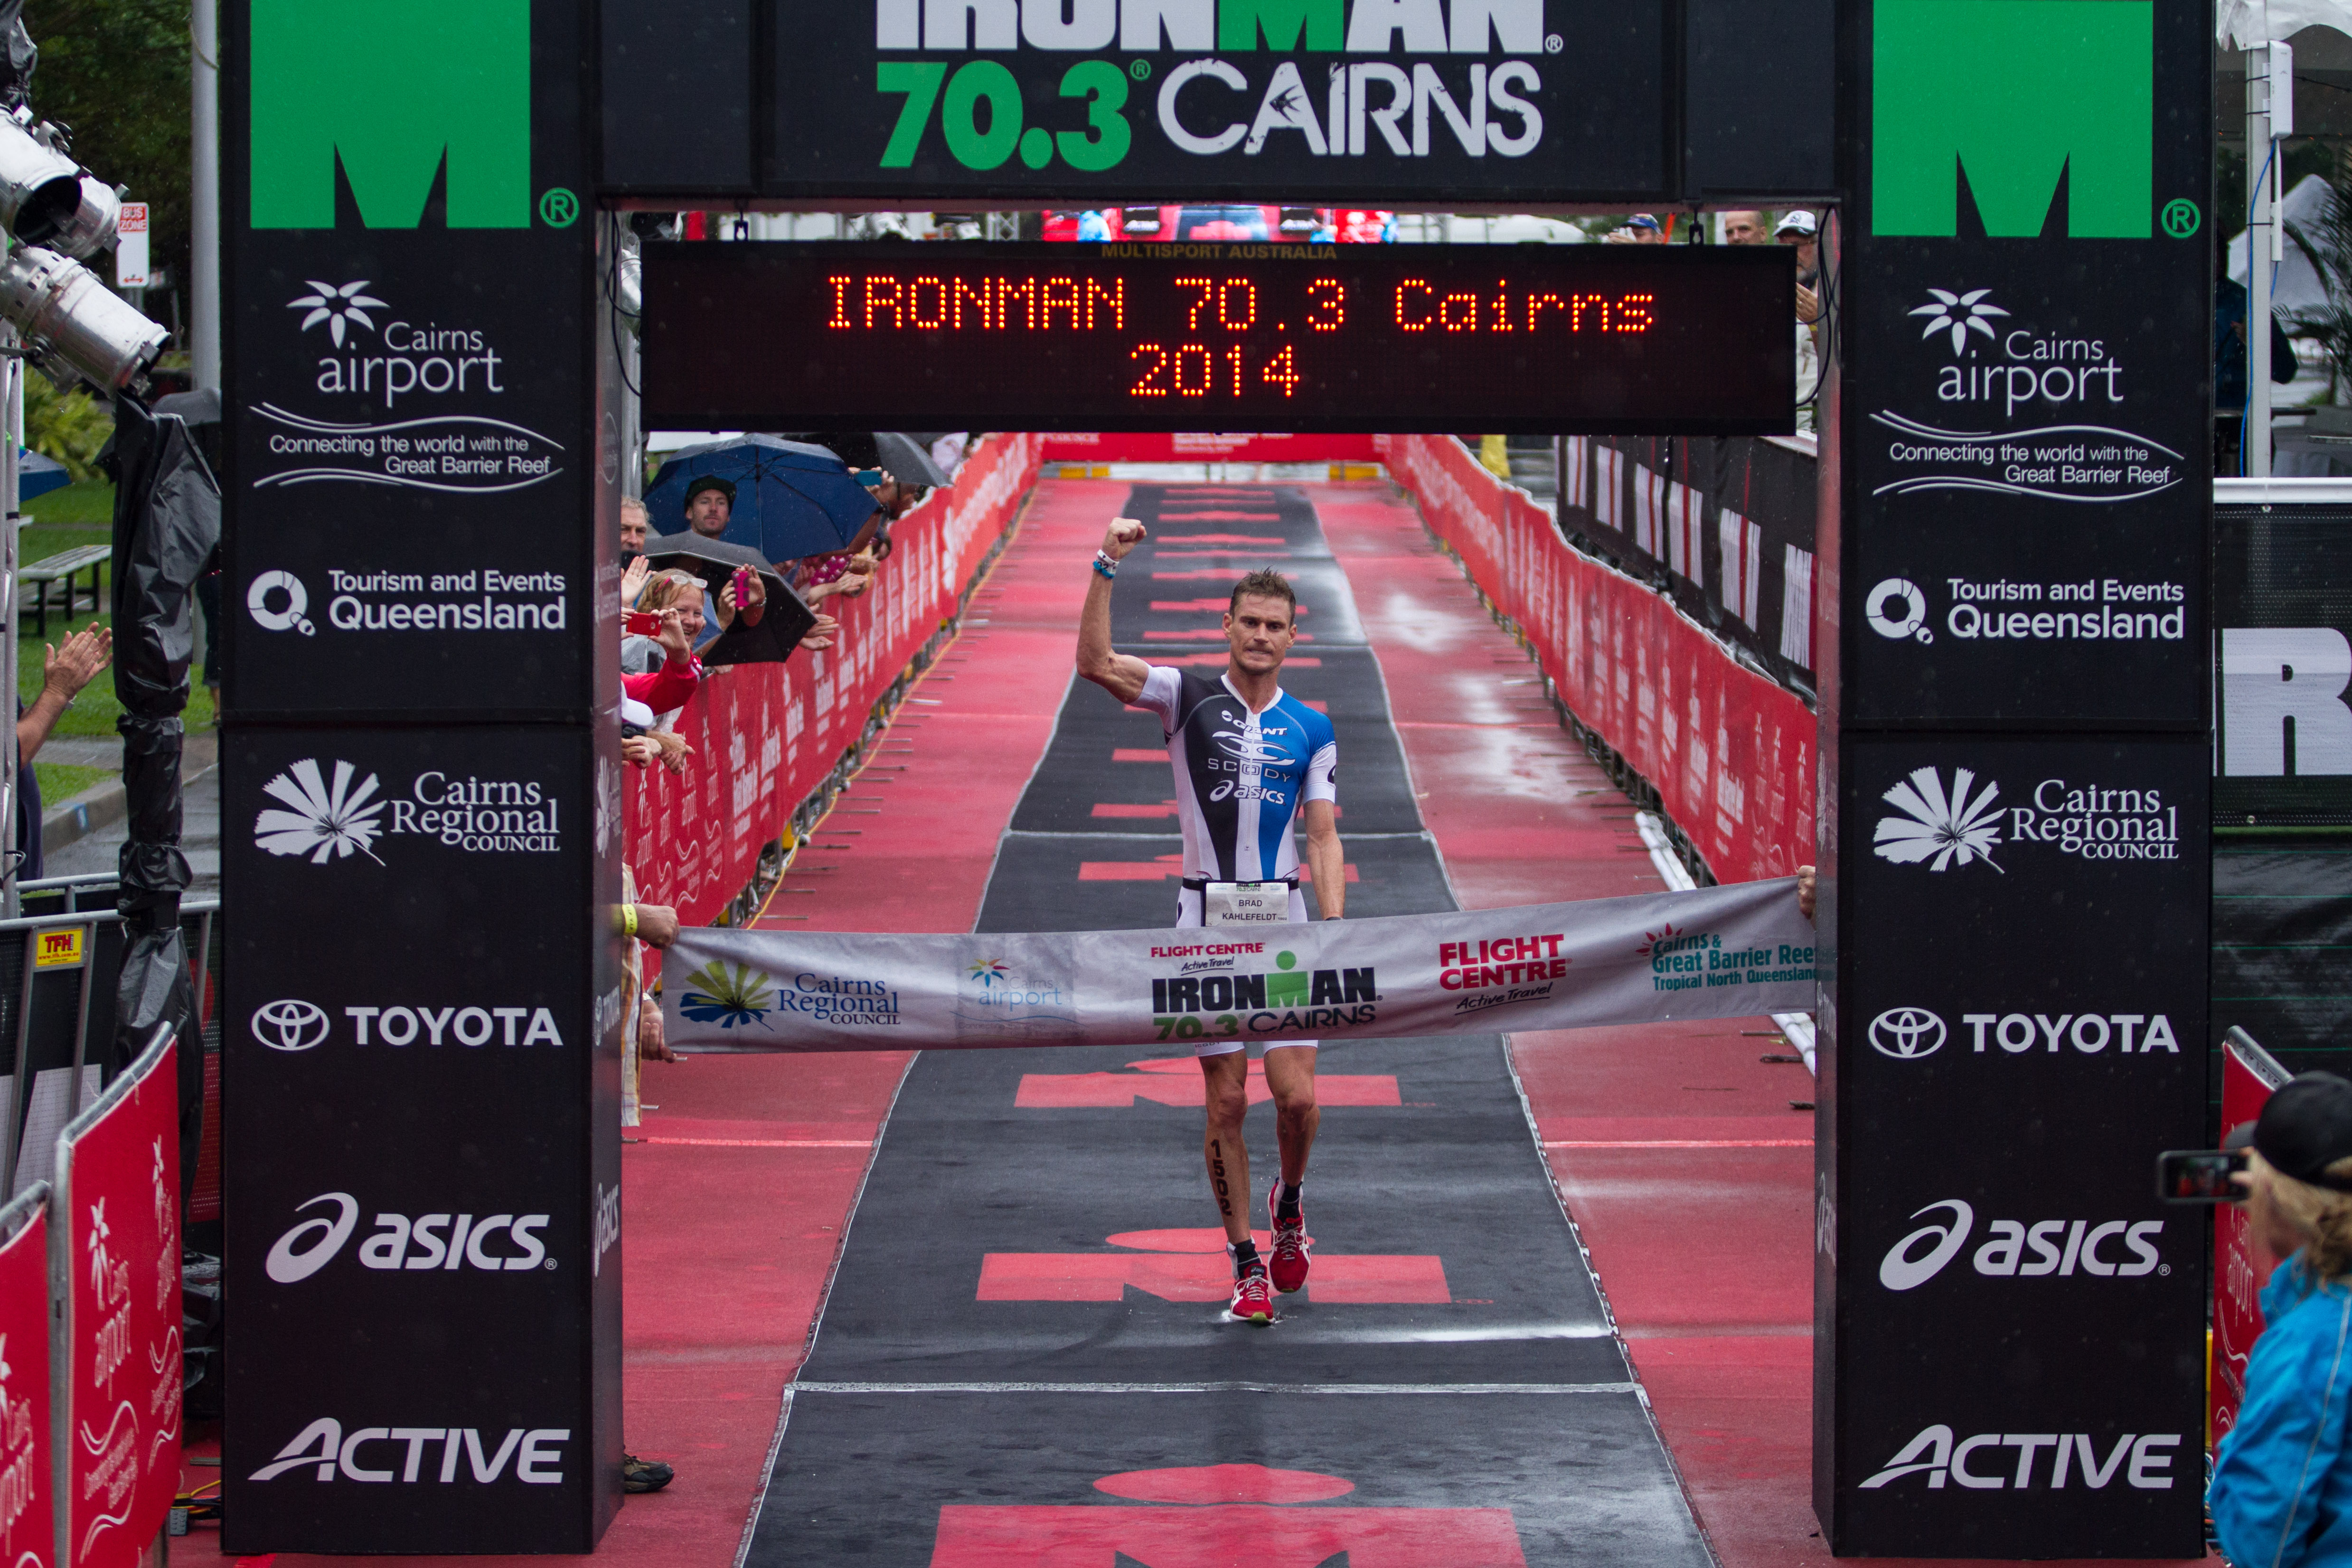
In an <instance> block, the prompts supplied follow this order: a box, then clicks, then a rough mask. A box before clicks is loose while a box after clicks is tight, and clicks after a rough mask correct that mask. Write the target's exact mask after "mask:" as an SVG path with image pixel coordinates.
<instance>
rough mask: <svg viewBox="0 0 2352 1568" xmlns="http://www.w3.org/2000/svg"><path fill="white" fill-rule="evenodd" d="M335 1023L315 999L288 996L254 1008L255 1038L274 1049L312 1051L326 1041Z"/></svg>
mask: <svg viewBox="0 0 2352 1568" xmlns="http://www.w3.org/2000/svg"><path fill="white" fill-rule="evenodd" d="M333 1027H334V1025H333V1023H332V1021H331V1019H329V1018H328V1017H327V1009H324V1008H322V1007H320V1006H319V1004H318V1003H316V1002H306V1001H302V1000H299V999H298V998H287V999H285V1000H283V1001H276V1002H264V1003H262V1004H261V1006H259V1007H257V1008H256V1009H253V1038H254V1039H256V1040H259V1041H260V1042H261V1043H262V1044H264V1045H266V1046H268V1048H269V1049H270V1050H272V1051H309V1050H310V1049H311V1048H312V1047H313V1046H317V1045H322V1044H324V1043H325V1042H326V1039H327V1034H328V1031H329V1030H331V1029H332V1028H333Z"/></svg>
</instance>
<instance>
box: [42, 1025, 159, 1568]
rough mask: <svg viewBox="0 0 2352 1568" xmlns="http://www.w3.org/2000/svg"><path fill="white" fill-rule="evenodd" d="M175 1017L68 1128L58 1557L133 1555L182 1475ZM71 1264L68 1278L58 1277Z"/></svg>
mask: <svg viewBox="0 0 2352 1568" xmlns="http://www.w3.org/2000/svg"><path fill="white" fill-rule="evenodd" d="M175 1051H176V1047H175V1045H174V1043H173V1039H172V1036H171V1032H170V1030H168V1029H159V1030H157V1031H156V1039H155V1042H154V1043H153V1044H152V1045H151V1046H149V1047H148V1048H147V1050H146V1051H144V1052H142V1054H141V1056H140V1058H139V1060H138V1061H135V1062H133V1063H132V1064H131V1070H130V1071H127V1072H125V1073H123V1074H122V1075H121V1077H120V1078H117V1079H116V1080H115V1081H114V1082H112V1083H110V1084H109V1085H108V1086H107V1090H106V1092H105V1093H104V1094H103V1095H101V1096H100V1098H99V1100H98V1103H96V1104H94V1105H92V1106H91V1107H90V1108H89V1110H87V1111H85V1112H83V1113H81V1114H80V1115H79V1116H77V1117H75V1118H74V1119H73V1121H72V1122H71V1123H69V1124H68V1125H67V1127H66V1130H65V1131H64V1132H63V1133H62V1134H59V1135H58V1164H57V1200H56V1209H55V1215H56V1221H57V1223H56V1226H55V1228H54V1229H53V1231H52V1235H53V1236H54V1237H55V1245H54V1248H53V1249H52V1255H51V1258H50V1267H51V1269H52V1270H54V1273H53V1274H52V1279H58V1280H60V1282H61V1284H62V1286H63V1295H64V1307H65V1313H64V1316H63V1318H62V1319H61V1320H60V1321H59V1322H58V1340H57V1356H58V1363H59V1364H60V1365H61V1366H62V1367H63V1368H64V1370H65V1372H66V1375H67V1379H68V1381H67V1383H66V1386H65V1395H64V1397H63V1399H61V1400H60V1401H59V1402H58V1411H57V1427H56V1433H55V1439H54V1440H55V1442H56V1444H57V1446H58V1448H59V1449H60V1450H62V1451H63V1452H64V1454H65V1463H64V1465H63V1466H62V1467H61V1469H62V1474H61V1475H60V1477H59V1485H60V1488H61V1490H62V1492H63V1496H62V1497H61V1498H60V1500H59V1502H60V1505H61V1507H62V1510H63V1513H64V1521H63V1524H64V1527H63V1528H62V1529H61V1530H60V1531H58V1536H57V1541H58V1563H59V1564H60V1568H63V1565H64V1564H67V1563H71V1564H73V1568H117V1565H120V1568H132V1565H133V1564H135V1563H138V1561H139V1559H140V1556H141V1554H142V1552H144V1551H145V1550H146V1548H147V1547H148V1546H149V1545H151V1544H152V1542H154V1540H155V1537H156V1536H157V1534H158V1533H160V1532H161V1531H162V1530H163V1521H164V1516H165V1515H167V1514H168V1513H170V1512H171V1510H172V1498H173V1494H174V1493H175V1492H176V1491H177V1490H178V1489H179V1481H180V1394H181V1368H180V1362H181V1356H180V1348H181V1347H180V1095H179V1079H178V1072H177V1070H176V1069H175V1067H174V1065H173V1064H174V1062H175V1061H176V1060H177V1058H176V1055H175ZM60 1277H61V1278H60Z"/></svg>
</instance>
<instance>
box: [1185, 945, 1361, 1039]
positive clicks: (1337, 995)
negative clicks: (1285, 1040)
mask: <svg viewBox="0 0 2352 1568" xmlns="http://www.w3.org/2000/svg"><path fill="white" fill-rule="evenodd" d="M1269 946H1271V945H1270V944H1268V943H1265V942H1192V943H1184V944H1171V945H1169V946H1158V947H1154V948H1152V949H1151V956H1152V957H1153V958H1154V959H1156V960H1166V961H1172V962H1173V963H1174V964H1176V965H1179V966H1181V969H1183V970H1187V971H1191V972H1189V973H1188V972H1180V973H1177V974H1174V975H1167V976H1160V977H1154V978H1153V979H1152V982H1151V1014H1152V1018H1151V1021H1152V1024H1153V1026H1154V1027H1155V1028H1157V1029H1158V1030H1159V1031H1160V1033H1159V1036H1158V1038H1159V1039H1160V1040H1201V1039H1204V1038H1206V1039H1216V1038H1223V1037H1234V1038H1242V1037H1246V1036H1253V1035H1272V1034H1280V1033H1286V1032H1292V1031H1297V1032H1301V1033H1311V1032H1313V1031H1314V1030H1323V1029H1332V1028H1337V1027H1338V1026H1339V1025H1342V1024H1368V1023H1371V1022H1373V1021H1374V1020H1375V1019H1376V1018H1377V1017H1378V1009H1377V1008H1376V1006H1375V1004H1377V1003H1378V1002H1379V1001H1380V999H1381V996H1380V984H1379V977H1378V976H1377V975H1376V974H1375V973H1374V972H1373V967H1372V966H1370V965H1369V964H1368V965H1366V966H1364V967H1362V968H1360V969H1302V968H1300V967H1298V955H1297V954H1296V953H1292V952H1289V951H1287V950H1281V951H1276V952H1275V953H1274V954H1273V956H1272V958H1273V962H1272V967H1268V968H1260V967H1257V966H1258V965H1260V964H1264V963H1265V956H1266V950H1267V948H1268V947H1269ZM1204 964H1205V966H1207V967H1209V972H1207V973H1202V972H1200V970H1201V968H1202V967H1204ZM1244 965H1248V966H1249V967H1248V968H1246V969H1245V968H1244Z"/></svg>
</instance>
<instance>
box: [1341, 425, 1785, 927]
mask: <svg viewBox="0 0 2352 1568" xmlns="http://www.w3.org/2000/svg"><path fill="white" fill-rule="evenodd" d="M1374 440H1375V442H1376V443H1377V444H1378V445H1379V446H1380V448H1381V453H1382V461H1384V462H1385V463H1386V464H1387V465H1388V468H1389V473H1390V475H1391V477H1393V478H1394V479H1395V480H1396V481H1397V483H1398V484H1400V485H1402V486H1404V487H1405V488H1406V489H1407V490H1410V491H1411V492H1412V494H1413V496H1414V497H1415V498H1416V499H1417V500H1418V501H1419V502H1420V504H1421V512H1422V516H1423V518H1424V519H1425V520H1426V521H1427V522H1428V524H1429V526H1430V528H1432V529H1433V530H1434V531H1435V532H1436V534H1437V536H1438V538H1441V539H1443V540H1444V542H1445V543H1446V544H1447V545H1449V546H1451V547H1452V548H1453V549H1454V551H1455V552H1456V553H1457V554H1459V555H1460V556H1461V558H1462V559H1463V561H1464V563H1465V565H1467V566H1468V568H1469V570H1470V577H1471V580H1472V581H1473V582H1475V583H1476V584H1477V586H1478V587H1479V588H1480V589H1481V590H1482V591H1484V592H1485V593H1486V597H1487V599H1488V601H1490V602H1491V603H1493V604H1494V606H1495V607H1496V609H1497V610H1499V611H1501V612H1502V613H1503V614H1505V615H1507V616H1508V617H1510V618H1511V619H1512V620H1513V621H1515V622H1517V623H1518V625H1519V628H1520V630H1521V631H1522V632H1525V634H1526V636H1527V639H1528V645H1529V646H1530V647H1531V648H1532V649H1533V650H1534V652H1535V654H1536V658H1537V661H1538V664H1539V665H1540V666H1541V668H1542V670H1543V672H1544V674H1547V675H1549V676H1550V677H1551V680H1552V682H1553V684H1554V685H1555V686H1556V687H1557V688H1558V690H1559V698H1560V700H1561V701H1562V702H1564V703H1566V704H1567V705H1568V706H1569V708H1570V711H1572V712H1573V713H1574V714H1575V715H1576V716H1577V717H1578V718H1579V719H1580V720H1582V721H1583V723H1584V726H1585V727H1586V728H1588V729H1590V730H1591V731H1593V732H1594V733H1596V734H1597V735H1599V736H1600V737H1601V738H1602V739H1603V740H1605V741H1607V742H1608V743H1609V745H1610V746H1612V747H1615V748H1616V750H1617V752H1618V753H1619V754H1620V755H1621V756H1622V757H1623V758H1625V760H1626V762H1627V764H1628V765H1630V766H1631V767H1632V768H1633V770H1634V771H1636V772H1638V773H1640V774H1641V775H1642V776H1643V778H1644V779H1648V780H1649V781H1650V782H1651V784H1652V785H1653V786H1654V787H1655V788H1656V789H1657V791H1658V796H1659V800H1660V801H1661V803H1662V804H1663V805H1664V809H1665V810H1666V813H1667V815H1669V816H1670V817H1672V818H1673V819H1674V821H1675V824H1676V825H1677V826H1678V827H1680V828H1681V829H1682V831H1683V832H1684V834H1685V836H1686V837H1687V838H1688V839H1689V840H1690V841H1691V843H1692V845H1693V846H1694V847H1695V848H1696V849H1697V851H1698V852H1699V853H1700V855H1701V856H1703V857H1704V858H1705V860H1706V864H1707V868H1708V869H1709V870H1710V871H1712V872H1713V873H1715V876H1716V879H1717V881H1719V882H1748V881H1753V880H1755V879H1758V878H1760V877H1771V876H1786V875H1788V874H1789V873H1791V872H1793V871H1794V870H1795V869H1796V868H1797V866H1798V865H1800V864H1801V863H1803V862H1807V861H1810V860H1811V858H1812V845H1813V758H1814V720H1813V713H1812V710H1811V708H1808V707H1807V706H1805V704H1804V702H1803V701H1802V699H1801V698H1800V697H1798V696H1797V695H1796V694H1795V693H1793V692H1791V691H1790V690H1789V689H1788V688H1787V687H1785V686H1783V685H1780V684H1779V683H1778V682H1776V681H1773V680H1771V679H1769V678H1768V677H1766V676H1764V675H1760V674H1757V673H1756V672H1754V671H1753V670H1750V669H1748V667H1747V666H1745V665H1743V664H1740V663H1738V660H1737V659H1736V658H1734V657H1733V655H1732V653H1731V651H1730V649H1729V648H1728V647H1727V646H1726V645H1725V644H1724V643H1722V642H1721V641H1719V640H1718V639H1717V637H1715V636H1714V634H1713V633H1711V632H1708V631H1707V630H1706V628H1705V627H1703V626H1701V625H1699V624H1698V623H1697V622H1695V621H1693V620H1691V619H1690V618H1689V617H1688V616H1686V615H1685V614H1683V613H1682V612H1680V611H1678V610H1677V609H1675V604H1674V601H1672V600H1670V599H1668V598H1666V597H1665V596H1664V595H1663V594H1660V593H1658V592H1656V591H1654V590H1653V589H1651V588H1650V587H1649V586H1648V585H1647V584H1645V583H1643V582H1641V581H1639V580H1635V579H1633V578H1630V577H1627V576H1625V575H1624V574H1623V573H1622V572H1619V571H1617V570H1613V569H1612V568H1611V567H1609V566H1607V565H1605V564H1603V563H1602V562H1601V561H1599V560H1596V559H1593V558H1592V557H1591V556H1588V555H1583V554H1581V553H1580V552H1579V551H1577V550H1576V549H1572V548H1571V547H1570V545H1569V543H1568V541H1567V540H1566V539H1564V538H1561V537H1560V532H1559V528H1558V527H1557V526H1556V525H1555V524H1554V522H1553V520H1552V517H1551V515H1550V514H1549V512H1547V511H1546V510H1545V509H1544V508H1543V507H1541V506H1540V505H1539V504H1538V503H1537V502H1536V501H1535V500H1534V499H1532V498H1531V497H1528V495H1527V494H1526V493H1525V492H1524V491H1520V490H1517V489H1513V488H1512V487H1510V486H1507V485H1505V484H1503V483H1502V482H1501V481H1500V480H1498V479H1496V477H1495V476H1494V475H1492V474H1490V473H1488V472H1487V471H1486V469H1484V468H1482V467H1480V466H1479V465H1478V460H1477V459H1476V458H1475V456H1473V455H1471V453H1470V452H1469V451H1468V450H1467V449H1465V447H1464V446H1463V445H1462V444H1461V443H1460V442H1458V441H1455V440H1454V439H1453V438H1452V437H1450V436H1443V435H1383V436H1377V437H1374Z"/></svg>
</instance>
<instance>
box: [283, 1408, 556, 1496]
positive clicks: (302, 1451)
mask: <svg viewBox="0 0 2352 1568" xmlns="http://www.w3.org/2000/svg"><path fill="white" fill-rule="evenodd" d="M571 1437H572V1430H571V1428H570V1427H509V1428H508V1429H507V1435H506V1437H505V1438H504V1439H503V1440H502V1441H499V1442H498V1443H497V1444H496V1445H495V1447H493V1446H491V1445H489V1444H485V1443H484V1442H483V1441H482V1434H481V1432H480V1430H479V1429H478V1428H477V1427H351V1428H350V1429H349V1430H348V1431H346V1429H345V1428H344V1427H343V1424H342V1423H341V1421H338V1420H336V1419H335V1418H334V1417H333V1416H320V1417H319V1419H317V1420H316V1421H313V1422H311V1423H310V1425H309V1426H307V1427H303V1428H302V1431H301V1434H300V1435H299V1437H296V1438H295V1439H294V1440H293V1441H292V1442H290V1443H289V1444H287V1445H286V1446H285V1447H284V1448H280V1449H278V1457H277V1458H275V1459H272V1460H271V1461H270V1462H269V1463H268V1464H266V1465H264V1466H262V1467H261V1468H260V1469H257V1470H256V1471H254V1472H253V1474H252V1475H251V1476H250V1477H248V1478H247V1479H251V1480H257V1481H274V1480H276V1479H278V1477H280V1476H283V1475H290V1474H299V1472H301V1471H303V1470H306V1469H307V1470H309V1471H310V1473H311V1474H312V1476H313V1477H314V1478H315V1479H319V1480H321V1481H331V1480H334V1479H338V1478H341V1479H343V1480H347V1481H370V1482H374V1483H376V1484H379V1485H381V1484H383V1483H385V1482H391V1481H400V1482H406V1483H408V1484H410V1485H414V1484H415V1483H416V1482H417V1481H419V1480H422V1479H425V1453H426V1450H427V1449H428V1448H430V1447H431V1446H432V1445H434V1444H436V1443H437V1444H439V1445H440V1448H441V1452H440V1453H439V1455H438V1456H436V1457H437V1458H438V1459H439V1461H440V1462H439V1466H438V1474H437V1475H436V1477H435V1479H436V1480H438V1481H439V1482H441V1483H442V1484H443V1485H447V1484H448V1483H450V1482H453V1481H455V1480H457V1479H458V1477H459V1474H460V1471H459V1469H458V1464H457V1461H458V1460H459V1459H461V1458H462V1459H464V1460H465V1461H466V1468H465V1473H467V1474H469V1475H470V1476H471V1477H472V1479H474V1480H475V1481H476V1482H477V1483H478V1484H480V1485H483V1486H488V1485H490V1484H492V1483H493V1482H496V1481H498V1480H499V1479H501V1478H503V1477H505V1476H507V1475H509V1474H511V1475H512V1476H513V1477H514V1479H516V1480H519V1481H520V1482H522V1483H523V1484H524V1485H525V1486H554V1485H556V1484H558V1483H559V1482H561V1481H562V1479H563V1468H562V1467H563V1447H562V1446H563V1444H565V1443H567V1442H569V1441H570V1440H571ZM509 1459H511V1460H512V1461H513V1462H514V1463H513V1469H512V1470H511V1471H509V1469H508V1461H509Z"/></svg>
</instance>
